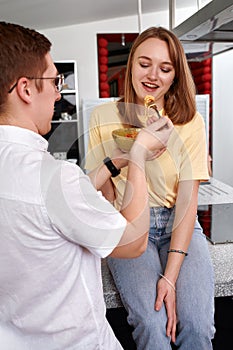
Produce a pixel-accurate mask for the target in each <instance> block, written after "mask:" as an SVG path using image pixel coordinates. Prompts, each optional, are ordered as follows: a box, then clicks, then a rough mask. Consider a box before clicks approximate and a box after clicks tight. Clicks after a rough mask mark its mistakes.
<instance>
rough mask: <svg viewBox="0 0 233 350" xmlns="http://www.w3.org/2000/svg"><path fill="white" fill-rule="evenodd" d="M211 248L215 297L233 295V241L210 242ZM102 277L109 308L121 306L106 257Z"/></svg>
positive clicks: (103, 261)
mask: <svg viewBox="0 0 233 350" xmlns="http://www.w3.org/2000/svg"><path fill="white" fill-rule="evenodd" d="M209 249H210V255H211V258H212V261H213V266H214V272H215V297H226V296H233V268H232V266H233V243H225V244H214V245H213V244H212V243H209ZM102 279H103V289H104V298H105V302H106V306H107V308H117V307H121V306H122V303H121V299H120V296H119V293H118V291H117V288H116V286H115V283H114V281H113V279H112V276H111V273H110V271H109V269H108V266H107V264H106V260H105V259H103V260H102Z"/></svg>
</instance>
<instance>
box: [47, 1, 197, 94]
mask: <svg viewBox="0 0 233 350" xmlns="http://www.w3.org/2000/svg"><path fill="white" fill-rule="evenodd" d="M195 10H196V9H195V8H192V7H190V8H187V9H183V10H179V11H176V19H177V24H178V23H180V22H181V21H182V20H184V19H186V18H187V17H188V16H190V15H191V14H192V13H193V12H194V11H195ZM156 25H161V26H165V27H166V28H168V25H169V17H168V11H163V12H156V13H153V14H143V16H142V30H144V29H146V28H148V27H150V26H156ZM40 31H41V32H42V33H44V34H45V35H46V36H47V37H48V38H49V39H50V40H51V41H52V44H53V47H52V56H53V59H54V60H66V59H74V60H76V61H77V64H78V75H79V76H78V82H79V91H80V99H84V98H85V99H87V98H89V99H95V98H98V97H99V91H98V62H97V43H96V34H97V33H122V32H124V33H130V32H132V33H135V32H138V31H139V30H138V17H137V16H130V17H122V18H115V19H111V20H105V21H98V22H90V23H85V24H77V25H72V26H66V27H59V28H52V29H46V30H43V29H41V30H40Z"/></svg>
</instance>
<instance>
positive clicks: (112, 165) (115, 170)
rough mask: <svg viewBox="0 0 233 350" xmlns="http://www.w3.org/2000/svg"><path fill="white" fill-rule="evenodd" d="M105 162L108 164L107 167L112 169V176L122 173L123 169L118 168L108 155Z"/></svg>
mask: <svg viewBox="0 0 233 350" xmlns="http://www.w3.org/2000/svg"><path fill="white" fill-rule="evenodd" d="M103 162H104V164H105V165H106V167H107V168H108V170H109V171H110V173H111V174H112V175H111V176H112V177H116V176H117V175H119V174H120V172H121V169H117V168H116V167H115V165H114V164H113V162H112V161H111V159H110V158H109V157H106V158H105V159H104V160H103Z"/></svg>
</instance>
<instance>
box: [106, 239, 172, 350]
mask: <svg viewBox="0 0 233 350" xmlns="http://www.w3.org/2000/svg"><path fill="white" fill-rule="evenodd" d="M108 265H109V268H110V270H111V272H112V275H113V278H114V281H115V283H116V286H117V288H118V290H119V292H120V295H121V299H122V302H123V304H124V306H125V308H126V310H127V312H128V323H129V324H130V325H132V326H133V327H134V331H133V338H134V341H135V343H136V345H137V350H152V349H153V350H171V345H170V338H168V337H167V336H166V323H167V316H166V311H165V308H164V307H163V308H162V309H161V310H160V311H159V312H156V311H155V310H154V303H155V298H156V285H157V280H158V278H159V273H161V271H162V270H161V266H160V260H159V255H158V252H157V248H156V246H155V244H154V243H152V242H151V241H149V243H148V248H147V250H146V252H145V253H144V254H143V255H142V256H140V257H139V258H136V259H114V258H108Z"/></svg>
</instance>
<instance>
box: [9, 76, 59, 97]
mask: <svg viewBox="0 0 233 350" xmlns="http://www.w3.org/2000/svg"><path fill="white" fill-rule="evenodd" d="M25 78H27V79H31V80H32V79H35V80H36V79H53V80H54V85H55V88H56V90H57V92H61V91H62V88H63V85H64V81H65V77H64V74H58V75H57V76H56V77H55V78H54V77H42V78H35V77H25ZM18 81H19V79H18V80H17V82H16V83H15V84H14V85H13V86H12V87H11V88H10V90H9V91H8V94H10V93H11V92H12V91H13V90H14V88H15V87H16V86H17V84H18Z"/></svg>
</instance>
